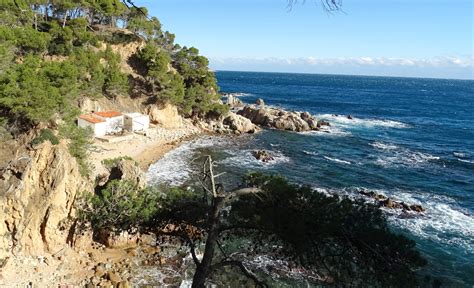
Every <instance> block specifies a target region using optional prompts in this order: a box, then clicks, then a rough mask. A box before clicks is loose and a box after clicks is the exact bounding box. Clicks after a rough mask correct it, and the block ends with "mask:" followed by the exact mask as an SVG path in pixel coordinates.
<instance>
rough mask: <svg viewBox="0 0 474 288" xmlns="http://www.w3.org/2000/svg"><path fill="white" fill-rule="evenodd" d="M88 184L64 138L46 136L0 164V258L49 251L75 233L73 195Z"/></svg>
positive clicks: (88, 188) (64, 243)
mask: <svg viewBox="0 0 474 288" xmlns="http://www.w3.org/2000/svg"><path fill="white" fill-rule="evenodd" d="M90 185H91V184H90V183H89V182H88V181H84V180H83V177H82V176H81V174H80V173H79V166H78V165H77V163H76V160H75V159H74V158H73V157H72V156H70V154H69V152H68V149H67V145H66V143H60V144H59V145H52V144H51V143H50V142H48V141H47V142H45V143H43V144H41V145H40V146H39V147H36V148H35V149H33V150H30V151H27V152H25V153H24V154H23V155H21V156H20V157H19V158H16V159H14V160H12V161H10V163H9V164H8V165H7V166H6V167H4V168H1V169H0V211H1V218H2V219H0V260H2V259H3V260H4V259H7V258H9V257H12V256H15V255H30V256H39V255H43V254H45V253H54V252H57V251H58V250H60V249H62V248H63V247H64V246H66V245H67V244H72V240H73V236H74V233H73V232H74V221H73V216H74V212H75V211H74V205H73V204H74V201H75V199H76V197H77V196H78V194H79V193H80V192H82V191H86V190H89V191H90V188H91V187H88V186H90Z"/></svg>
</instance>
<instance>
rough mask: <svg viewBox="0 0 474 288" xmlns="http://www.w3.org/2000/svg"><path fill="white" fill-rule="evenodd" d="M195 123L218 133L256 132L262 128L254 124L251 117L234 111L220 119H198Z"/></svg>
mask: <svg viewBox="0 0 474 288" xmlns="http://www.w3.org/2000/svg"><path fill="white" fill-rule="evenodd" d="M194 124H195V125H197V126H198V127H200V128H201V129H204V130H208V131H210V132H211V133H218V134H244V133H256V132H258V131H259V130H260V128H259V127H258V126H257V125H255V124H253V123H252V122H251V121H250V120H249V119H247V118H245V117H243V116H241V115H238V114H236V113H234V112H228V113H227V114H225V115H224V116H221V117H219V118H218V119H207V120H205V121H196V122H195V123H194Z"/></svg>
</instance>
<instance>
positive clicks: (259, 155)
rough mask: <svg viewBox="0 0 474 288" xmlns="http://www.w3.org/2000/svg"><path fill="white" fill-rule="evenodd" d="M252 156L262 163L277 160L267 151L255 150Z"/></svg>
mask: <svg viewBox="0 0 474 288" xmlns="http://www.w3.org/2000/svg"><path fill="white" fill-rule="evenodd" d="M252 155H253V157H255V159H257V160H260V161H262V162H270V161H273V160H275V158H273V156H272V154H271V153H270V152H268V151H266V150H254V151H252Z"/></svg>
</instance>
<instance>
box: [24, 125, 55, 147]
mask: <svg viewBox="0 0 474 288" xmlns="http://www.w3.org/2000/svg"><path fill="white" fill-rule="evenodd" d="M44 141H49V142H51V144H53V145H57V144H59V139H58V137H56V135H54V133H53V131H51V130H50V129H41V131H40V134H39V136H38V137H36V138H34V139H33V140H32V141H31V144H32V145H38V144H41V143H43V142H44Z"/></svg>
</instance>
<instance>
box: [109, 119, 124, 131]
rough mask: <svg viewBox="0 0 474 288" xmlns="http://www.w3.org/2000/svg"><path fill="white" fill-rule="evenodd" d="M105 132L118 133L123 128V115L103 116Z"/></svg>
mask: <svg viewBox="0 0 474 288" xmlns="http://www.w3.org/2000/svg"><path fill="white" fill-rule="evenodd" d="M105 122H106V123H107V133H118V132H122V130H123V116H117V117H111V118H105Z"/></svg>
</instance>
